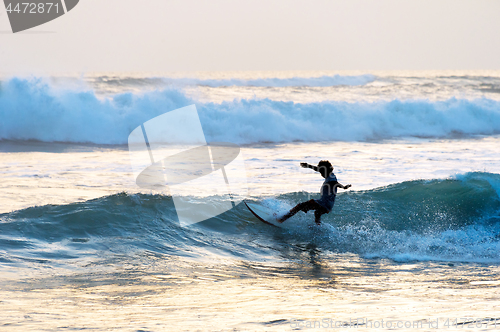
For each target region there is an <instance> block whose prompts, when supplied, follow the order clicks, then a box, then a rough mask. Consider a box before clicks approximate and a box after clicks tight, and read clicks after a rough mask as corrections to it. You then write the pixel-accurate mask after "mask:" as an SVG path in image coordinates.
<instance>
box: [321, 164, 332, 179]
mask: <svg viewBox="0 0 500 332" xmlns="http://www.w3.org/2000/svg"><path fill="white" fill-rule="evenodd" d="M318 172H319V173H320V174H321V176H322V177H324V178H326V177H327V176H329V175H330V173H331V172H333V166H332V164H330V162H329V161H328V160H321V161H320V162H319V163H318Z"/></svg>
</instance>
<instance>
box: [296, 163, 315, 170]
mask: <svg viewBox="0 0 500 332" xmlns="http://www.w3.org/2000/svg"><path fill="white" fill-rule="evenodd" d="M300 166H301V167H303V168H310V169H312V170H314V171H316V172H319V169H318V166H314V165H309V164H308V163H300Z"/></svg>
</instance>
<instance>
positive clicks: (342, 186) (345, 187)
mask: <svg viewBox="0 0 500 332" xmlns="http://www.w3.org/2000/svg"><path fill="white" fill-rule="evenodd" d="M335 187H339V188H342V189H344V190H345V189H349V188H351V187H352V185H350V184H346V185H345V186H344V185H341V184H340V183H338V182H337V183H336V184H335Z"/></svg>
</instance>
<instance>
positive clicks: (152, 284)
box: [0, 71, 500, 331]
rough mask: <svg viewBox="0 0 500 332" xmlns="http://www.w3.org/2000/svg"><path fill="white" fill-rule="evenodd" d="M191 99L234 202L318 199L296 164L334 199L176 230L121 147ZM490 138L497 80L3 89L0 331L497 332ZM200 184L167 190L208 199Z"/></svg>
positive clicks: (496, 166) (498, 100)
mask: <svg viewBox="0 0 500 332" xmlns="http://www.w3.org/2000/svg"><path fill="white" fill-rule="evenodd" d="M192 104H194V105H196V108H197V110H198V114H199V118H200V122H201V126H202V128H203V132H204V135H205V138H206V140H207V142H221V141H222V142H232V143H236V144H238V145H239V146H240V148H241V153H242V156H243V157H244V161H245V169H246V171H245V172H244V174H240V176H241V177H244V178H246V181H247V183H248V195H247V196H246V197H242V199H243V198H244V199H245V200H246V201H247V202H251V203H255V204H260V205H263V206H266V207H267V208H269V209H272V210H273V211H276V212H278V213H285V212H286V211H288V210H289V209H290V208H292V207H293V206H295V205H296V204H298V203H300V202H304V201H306V200H309V199H311V198H313V199H315V198H319V197H320V194H319V189H320V186H321V184H322V181H323V179H322V178H321V176H319V174H317V173H315V172H314V171H312V170H310V169H303V168H301V167H300V165H299V164H300V163H301V162H307V163H310V164H317V163H318V162H319V161H320V160H329V161H330V162H331V163H332V164H333V166H334V173H335V174H336V176H337V178H338V180H339V182H340V183H342V184H352V188H350V189H349V190H345V191H344V190H341V189H339V193H338V195H337V198H336V202H335V206H334V208H333V210H332V212H331V213H329V214H326V215H324V216H323V217H322V224H321V226H317V225H315V224H314V215H313V212H309V213H307V214H306V213H303V212H299V213H298V214H297V215H296V216H294V217H292V218H291V219H289V220H287V221H286V222H285V223H284V224H283V227H282V228H276V227H272V226H269V225H266V224H264V223H262V222H261V221H259V220H258V219H257V218H255V216H254V215H253V214H252V213H251V212H250V211H249V210H248V209H247V208H246V206H245V205H244V204H238V205H236V206H235V207H234V208H232V209H230V210H228V211H226V212H224V213H222V214H219V215H217V216H212V217H209V218H208V219H206V220H204V221H202V222H199V223H196V224H194V225H191V226H189V227H186V226H183V225H182V224H181V223H180V222H179V218H178V213H177V211H176V207H175V204H174V197H175V196H174V194H172V193H171V192H169V191H168V190H163V191H162V190H153V189H144V188H140V187H138V186H137V184H136V182H135V179H134V175H133V171H132V169H131V165H130V159H129V150H128V147H127V139H128V135H129V134H130V133H131V132H132V130H134V128H136V127H137V126H140V125H141V124H142V123H144V122H146V121H148V120H150V119H152V118H154V117H156V116H159V115H161V114H163V113H165V112H168V111H172V110H175V109H178V108H181V107H184V106H188V105H192ZM499 144H500V72H498V71H496V72H495V71H493V72H491V71H469V72H454V71H448V72H446V71H436V72H432V71H420V72H370V73H357V72H342V73H336V72H232V73H230V72H212V73H199V74H196V75H194V74H170V75H149V74H147V75H146V74H126V73H121V74H113V73H109V74H95V75H90V74H89V75H81V76H76V75H75V76H64V77H62V76H60V77H59V76H53V77H5V78H2V79H1V80H0V173H1V174H2V181H1V183H0V202H1V204H0V295H1V296H0V308H1V310H0V326H1V329H2V330H3V329H4V330H6V331H11V330H22V331H42V330H50V331H52V330H88V329H91V330H97V331H114V330H120V331H123V330H124V331H260V330H264V331H288V330H311V329H322V330H329V331H330V330H339V329H345V330H349V329H351V328H358V329H365V330H374V329H375V330H376V329H380V330H386V329H403V330H404V329H407V330H409V329H411V328H408V326H411V327H412V328H415V326H416V327H417V328H420V329H423V330H432V329H435V327H436V326H437V327H439V328H442V329H447V330H460V329H463V328H468V327H470V326H473V327H474V328H478V329H482V330H490V329H495V328H497V329H498V328H500V314H498V312H499V311H498V310H499V300H498V299H499V296H500V290H499V286H500V276H499V272H500V155H499V154H498V147H499V146H500V145H499ZM207 190H208V188H204V187H200V188H199V190H197V191H189V192H186V193H182V195H183V198H184V199H185V200H188V201H190V202H191V203H192V204H193V206H196V204H202V203H207V202H208V203H209V204H212V205H214V206H216V205H217V204H223V203H224V200H225V199H226V198H224V197H217V196H207V195H206V194H205V192H206V191H207ZM389 323H390V325H388V324H389ZM384 324H385V325H384ZM408 324H410V325H408ZM436 324H437V325H436Z"/></svg>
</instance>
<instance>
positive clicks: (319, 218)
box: [314, 210, 323, 225]
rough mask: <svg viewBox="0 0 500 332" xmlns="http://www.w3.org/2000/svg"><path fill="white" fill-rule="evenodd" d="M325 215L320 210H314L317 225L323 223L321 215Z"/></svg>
mask: <svg viewBox="0 0 500 332" xmlns="http://www.w3.org/2000/svg"><path fill="white" fill-rule="evenodd" d="M322 215H323V212H322V211H320V210H316V211H314V222H315V223H316V225H321V216H322Z"/></svg>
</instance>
